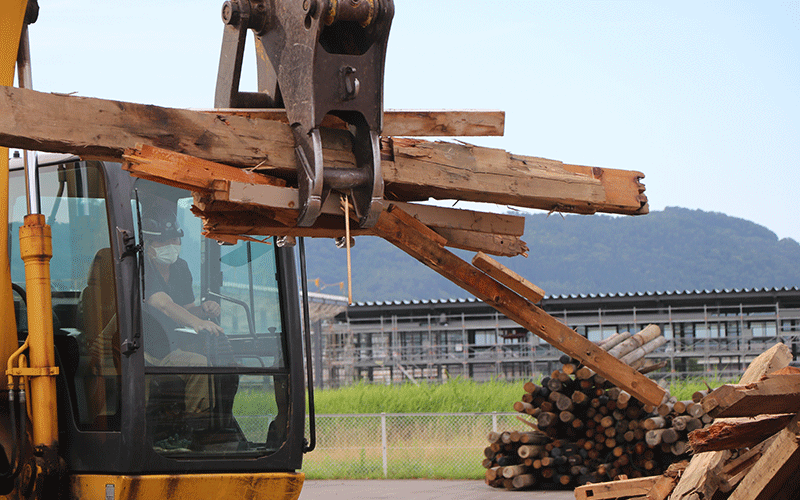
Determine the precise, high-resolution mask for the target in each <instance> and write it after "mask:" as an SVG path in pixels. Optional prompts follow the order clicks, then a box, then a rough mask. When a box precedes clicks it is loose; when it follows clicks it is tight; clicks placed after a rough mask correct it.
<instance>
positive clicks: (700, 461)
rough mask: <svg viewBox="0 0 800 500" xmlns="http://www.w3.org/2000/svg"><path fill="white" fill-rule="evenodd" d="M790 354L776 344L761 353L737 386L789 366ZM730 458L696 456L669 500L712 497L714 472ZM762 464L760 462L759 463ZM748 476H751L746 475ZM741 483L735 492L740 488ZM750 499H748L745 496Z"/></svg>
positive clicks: (724, 454) (716, 481)
mask: <svg viewBox="0 0 800 500" xmlns="http://www.w3.org/2000/svg"><path fill="white" fill-rule="evenodd" d="M791 360H792V353H791V351H790V350H789V348H788V347H786V345H784V344H775V345H774V346H772V347H771V348H770V349H768V350H767V351H765V352H763V353H761V354H760V355H759V356H758V357H757V358H756V359H755V360H753V362H752V363H750V366H748V367H747V370H745V372H744V374H743V375H742V378H741V379H740V380H739V383H740V384H749V383H753V382H756V381H758V380H760V379H761V378H762V377H763V376H765V375H767V374H769V373H772V372H774V371H775V370H778V369H780V368H784V367H786V366H788V365H789V362H790V361H791ZM729 456H730V451H729V450H720V451H707V452H705V453H698V454H696V455H695V456H694V457H692V460H691V461H690V462H689V466H688V467H687V468H686V471H685V472H684V474H683V476H681V479H680V481H678V484H677V486H676V487H675V490H674V491H673V492H672V495H671V496H670V500H683V499H691V498H697V497H699V498H705V499H709V498H711V497H712V496H713V495H714V493H715V492H716V491H717V490H718V489H719V488H720V486H721V485H720V480H719V477H717V475H716V473H717V472H719V471H720V470H721V468H722V466H723V464H724V462H725V460H726V459H727V458H728V457H729ZM759 462H762V460H759ZM748 476H750V474H748ZM741 484H742V483H740V486H739V487H738V488H737V490H739V489H741ZM744 498H750V497H744Z"/></svg>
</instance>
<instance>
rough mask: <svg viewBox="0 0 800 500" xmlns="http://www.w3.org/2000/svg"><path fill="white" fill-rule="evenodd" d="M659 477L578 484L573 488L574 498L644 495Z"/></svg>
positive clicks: (600, 499)
mask: <svg viewBox="0 0 800 500" xmlns="http://www.w3.org/2000/svg"><path fill="white" fill-rule="evenodd" d="M660 477H661V476H650V477H639V478H636V479H623V480H621V481H608V482H605V483H595V484H587V485H584V486H578V487H577V488H575V500H612V499H617V498H627V497H635V496H644V495H647V493H649V492H650V490H651V489H652V488H653V486H654V485H655V484H656V483H657V482H658V480H659V478H660Z"/></svg>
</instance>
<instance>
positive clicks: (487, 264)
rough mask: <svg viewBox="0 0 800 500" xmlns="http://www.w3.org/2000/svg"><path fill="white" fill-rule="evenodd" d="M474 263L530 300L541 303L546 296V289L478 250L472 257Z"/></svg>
mask: <svg viewBox="0 0 800 500" xmlns="http://www.w3.org/2000/svg"><path fill="white" fill-rule="evenodd" d="M472 265H473V266H475V267H477V268H478V269H480V270H481V271H483V272H485V273H486V274H488V275H489V276H491V277H492V278H494V279H496V280H497V281H499V282H500V283H502V284H503V285H505V286H507V287H508V288H510V289H512V290H514V291H515V292H516V293H518V294H519V295H522V296H523V297H525V298H526V299H528V300H530V301H531V302H532V303H533V304H537V303H539V301H541V300H542V299H543V298H544V290H542V289H541V288H539V287H538V286H536V285H534V284H533V283H531V282H530V281H528V280H526V279H525V278H523V277H522V276H520V275H519V274H517V273H515V272H514V271H512V270H511V269H509V268H507V267H506V266H504V265H503V264H501V263H499V262H497V261H496V260H494V259H492V258H490V257H488V256H487V255H484V254H483V253H482V252H478V254H477V255H475V257H473V258H472Z"/></svg>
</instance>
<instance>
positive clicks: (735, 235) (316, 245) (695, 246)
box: [306, 207, 800, 302]
mask: <svg viewBox="0 0 800 500" xmlns="http://www.w3.org/2000/svg"><path fill="white" fill-rule="evenodd" d="M525 219H526V220H525V235H524V237H523V240H525V241H526V242H527V244H528V246H529V247H530V252H529V253H530V256H529V257H528V258H524V257H514V258H498V260H499V261H500V262H502V263H503V264H505V265H506V266H508V267H510V268H511V269H513V270H514V271H516V272H517V273H519V274H521V275H522V276H524V277H525V278H527V279H529V280H530V281H532V282H533V283H536V284H537V285H539V286H540V287H541V288H543V289H544V290H545V292H546V293H547V294H548V295H559V294H572V293H620V292H637V291H640V292H645V291H675V290H703V289H709V290H710V289H724V288H769V287H783V286H798V285H800V244H798V243H797V241H795V240H793V239H789V238H784V239H778V237H777V236H776V235H775V233H773V232H771V231H770V230H769V229H767V228H765V227H763V226H760V225H758V224H755V223H753V222H750V221H747V220H744V219H739V218H735V217H730V216H728V215H725V214H721V213H716V212H704V211H702V210H689V209H685V208H676V207H668V208H666V209H665V210H663V211H659V212H651V213H650V214H648V215H645V216H641V217H615V216H607V215H593V216H582V215H565V216H561V215H558V214H553V215H549V216H548V215H545V214H536V215H527V216H525ZM306 248H307V253H308V262H309V267H308V276H309V278H310V279H315V278H319V280H320V283H321V285H323V284H335V283H338V282H342V281H346V279H347V268H346V256H345V251H344V250H343V249H339V248H336V247H335V246H334V244H333V242H332V241H331V240H307V245H306ZM457 253H459V254H460V255H461V256H462V257H463V258H465V259H467V260H469V259H471V258H472V254H471V253H469V252H460V251H459V252H457ZM352 262H353V295H354V297H353V299H354V300H356V301H359V302H366V301H380V300H406V299H440V298H456V297H457V298H461V297H467V296H469V294H468V293H467V292H465V291H463V290H461V289H460V288H459V287H457V286H455V285H453V284H452V283H450V282H449V281H447V280H445V279H444V278H442V277H440V276H439V275H438V274H436V273H435V272H433V271H432V270H430V269H428V268H427V267H425V266H423V265H422V264H420V263H419V262H417V261H416V260H415V259H413V258H411V257H409V256H408V255H406V254H405V253H403V252H402V251H400V250H398V249H396V248H395V247H393V246H392V245H391V244H389V243H387V242H385V241H383V240H381V239H379V238H372V237H368V238H357V239H356V245H355V246H354V247H353V249H352ZM310 289H311V290H312V291H314V290H315V286H314V284H313V283H312V284H311V286H310ZM322 291H323V292H325V293H334V294H338V293H340V290H339V287H338V286H334V287H331V288H326V289H324V290H322Z"/></svg>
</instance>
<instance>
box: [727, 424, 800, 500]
mask: <svg viewBox="0 0 800 500" xmlns="http://www.w3.org/2000/svg"><path fill="white" fill-rule="evenodd" d="M776 436H777V437H776V438H775V440H774V441H772V443H771V444H770V445H769V446H768V447H767V449H766V450H765V451H764V454H763V455H762V456H761V458H760V459H759V460H758V461H757V462H756V463H755V465H753V467H752V468H751V469H750V472H748V473H747V475H745V476H744V477H743V478H742V479H741V481H740V482H739V485H738V486H737V487H736V489H735V490H733V493H731V496H730V497H729V500H767V499H773V498H788V497H783V496H779V495H778V493H779V492H780V491H781V488H782V487H783V486H784V484H785V483H786V482H787V481H789V480H790V479H791V477H792V476H796V475H797V472H798V468H800V413H798V414H797V415H796V416H795V417H794V418H793V419H792V421H791V422H790V423H789V425H787V426H786V427H785V428H784V429H783V430H782V431H780V432H779V433H778V434H777V435H776ZM793 494H794V495H796V494H797V491H796V490H795V491H794V492H793Z"/></svg>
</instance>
